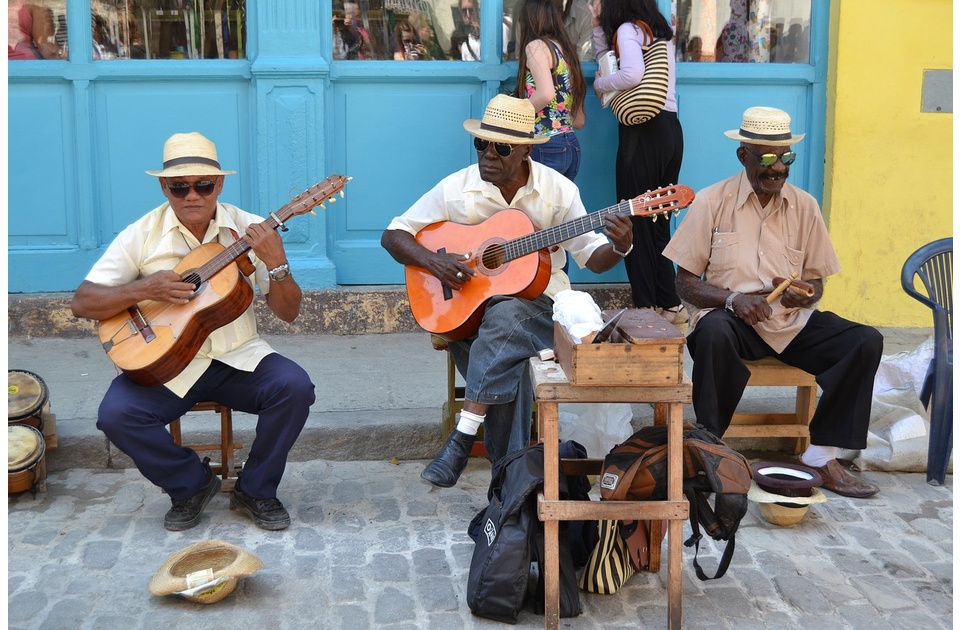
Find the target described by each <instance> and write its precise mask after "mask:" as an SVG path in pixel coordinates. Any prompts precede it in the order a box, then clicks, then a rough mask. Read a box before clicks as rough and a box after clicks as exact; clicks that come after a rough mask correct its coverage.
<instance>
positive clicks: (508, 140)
mask: <svg viewBox="0 0 960 630" xmlns="http://www.w3.org/2000/svg"><path fill="white" fill-rule="evenodd" d="M463 128H464V129H466V130H467V133H469V134H470V135H472V136H476V137H477V138H480V139H482V140H489V141H490V142H502V143H504V144H543V143H544V142H550V138H549V137H547V136H536V135H535V136H533V137H532V138H521V137H519V136H512V135H510V134H508V133H500V132H498V131H490V130H489V129H481V128H480V121H479V120H478V119H476V118H471V119H469V120H465V121H463Z"/></svg>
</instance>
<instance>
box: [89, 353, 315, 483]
mask: <svg viewBox="0 0 960 630" xmlns="http://www.w3.org/2000/svg"><path fill="white" fill-rule="evenodd" d="M315 399H316V398H315V395H314V387H313V383H312V382H311V381H310V377H309V376H308V375H307V373H306V372H305V371H304V370H303V368H301V367H300V366H299V365H297V364H296V363H294V362H293V361H291V360H290V359H287V358H286V357H283V356H280V355H279V354H276V353H274V354H271V355H268V356H267V357H265V358H264V359H263V360H262V361H261V362H260V365H258V366H257V369H256V370H254V371H253V372H244V371H241V370H237V369H234V368H232V367H229V366H227V365H225V364H223V363H220V362H219V361H214V362H213V364H212V365H211V366H210V367H209V368H208V369H207V371H206V372H204V373H203V376H201V377H200V379H199V380H198V381H197V382H196V384H195V385H194V386H193V387H192V388H191V389H190V391H189V392H187V395H186V396H185V397H184V398H180V397H179V396H177V395H176V394H174V393H173V392H171V391H170V390H169V389H167V388H166V387H144V386H142V385H137V384H136V383H134V382H133V381H131V380H130V379H129V378H127V377H126V375H124V374H121V375H120V376H118V377H117V378H115V379H114V380H113V382H112V383H111V384H110V388H109V389H108V390H107V394H106V396H104V398H103V402H101V403H100V411H99V415H98V420H97V428H98V429H100V430H101V431H103V433H104V434H105V435H106V436H107V438H108V439H109V440H110V441H111V442H112V443H113V444H114V445H115V446H116V447H117V448H119V449H120V450H121V451H123V452H124V453H126V454H127V455H128V456H130V458H131V459H133V461H134V463H135V464H136V465H137V468H138V469H139V470H140V472H141V473H143V476H144V477H146V478H147V479H148V480H150V481H151V482H152V483H153V484H155V485H157V486H159V487H161V488H163V489H164V490H166V492H167V494H169V495H170V497H171V498H173V499H186V498H189V497H191V496H193V495H194V494H195V493H196V492H197V491H198V490H199V489H200V487H201V486H202V485H203V482H204V480H205V475H206V473H205V471H204V469H203V466H202V465H201V463H200V459H199V458H198V457H197V454H196V453H195V452H194V451H192V450H190V449H188V448H184V447H182V446H177V444H176V443H175V442H174V441H173V437H172V436H171V435H170V433H169V431H167V429H166V426H167V425H168V424H170V423H171V422H172V421H174V420H176V419H177V418H179V417H180V416H182V415H183V414H184V413H186V412H187V411H189V410H190V408H191V407H193V405H194V404H196V403H197V402H200V401H203V400H209V401H213V402H216V403H219V404H221V405H226V406H228V407H230V408H232V409H235V410H237V411H243V412H246V413H252V414H258V416H259V417H258V419H257V430H256V438H255V439H254V441H253V444H252V445H251V447H250V456H249V457H248V459H247V461H246V463H245V464H244V466H243V492H244V493H245V494H247V495H249V496H251V497H254V498H259V499H267V498H272V497H275V496H277V487H278V486H279V485H280V478H281V477H282V476H283V471H284V468H285V467H286V464H287V454H288V453H289V452H290V449H291V447H293V444H294V442H296V440H297V437H298V436H299V435H300V431H301V430H302V429H303V425H304V424H305V423H306V420H307V414H308V413H309V412H310V405H312V404H313V402H314V400H315Z"/></svg>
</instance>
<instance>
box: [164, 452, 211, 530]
mask: <svg viewBox="0 0 960 630" xmlns="http://www.w3.org/2000/svg"><path fill="white" fill-rule="evenodd" d="M203 467H204V469H205V470H206V471H207V480H206V481H205V482H204V484H203V487H202V488H200V490H199V491H198V492H197V493H196V494H195V495H193V496H192V497H190V498H189V499H170V501H171V502H172V503H173V507H171V508H170V510H169V511H168V512H167V514H166V515H165V516H164V517H163V526H164V527H165V528H167V529H169V530H170V531H172V532H180V531H183V530H185V529H190V528H191V527H194V526H196V524H197V523H199V522H200V515H201V514H203V508H205V507H206V506H207V503H209V502H210V499H212V498H213V497H214V496H216V494H217V492H219V491H220V477H217V476H216V475H215V474H213V471H212V470H210V458H209V457H204V458H203Z"/></svg>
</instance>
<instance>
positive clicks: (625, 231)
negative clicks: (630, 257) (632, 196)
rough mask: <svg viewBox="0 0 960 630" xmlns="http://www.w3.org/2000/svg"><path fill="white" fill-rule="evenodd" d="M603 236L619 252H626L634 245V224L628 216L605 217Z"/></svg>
mask: <svg viewBox="0 0 960 630" xmlns="http://www.w3.org/2000/svg"><path fill="white" fill-rule="evenodd" d="M603 234H604V236H606V237H607V238H609V239H610V242H611V243H613V246H614V247H615V248H616V249H617V251H619V252H625V251H627V250H628V249H630V246H631V245H633V222H632V221H631V220H630V217H629V216H627V215H623V214H608V215H607V216H605V217H603Z"/></svg>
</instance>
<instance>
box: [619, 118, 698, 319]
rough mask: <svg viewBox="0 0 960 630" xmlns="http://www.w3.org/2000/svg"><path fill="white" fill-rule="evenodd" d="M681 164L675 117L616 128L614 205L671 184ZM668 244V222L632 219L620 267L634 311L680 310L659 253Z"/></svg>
mask: <svg viewBox="0 0 960 630" xmlns="http://www.w3.org/2000/svg"><path fill="white" fill-rule="evenodd" d="M682 162H683V128H682V127H681V126H680V119H679V118H677V114H676V113H675V112H660V113H659V114H658V115H657V116H655V117H654V118H652V119H651V120H649V121H647V122H645V123H643V124H642V125H620V144H619V148H618V150H617V172H616V177H617V201H622V200H625V199H632V198H634V197H636V196H637V195H640V194H643V193H645V192H647V191H649V190H656V189H657V188H663V187H665V186H670V185H673V184H676V183H677V179H678V178H679V177H680V164H681V163H682ZM669 241H670V221H669V218H668V217H659V218H658V219H657V220H656V221H653V220H652V218H645V217H634V218H633V251H632V252H630V253H629V254H628V255H627V257H626V258H625V259H624V265H625V267H626V270H627V278H628V279H629V280H630V288H631V292H632V295H633V305H634V306H636V307H638V308H641V307H650V306H662V307H664V308H673V307H674V306H678V305H679V304H680V298H679V297H678V296H677V289H676V272H675V271H674V267H673V262H671V261H670V260H668V259H667V258H664V256H663V253H662V252H663V248H664V247H666V246H667V243H668V242H669Z"/></svg>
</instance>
